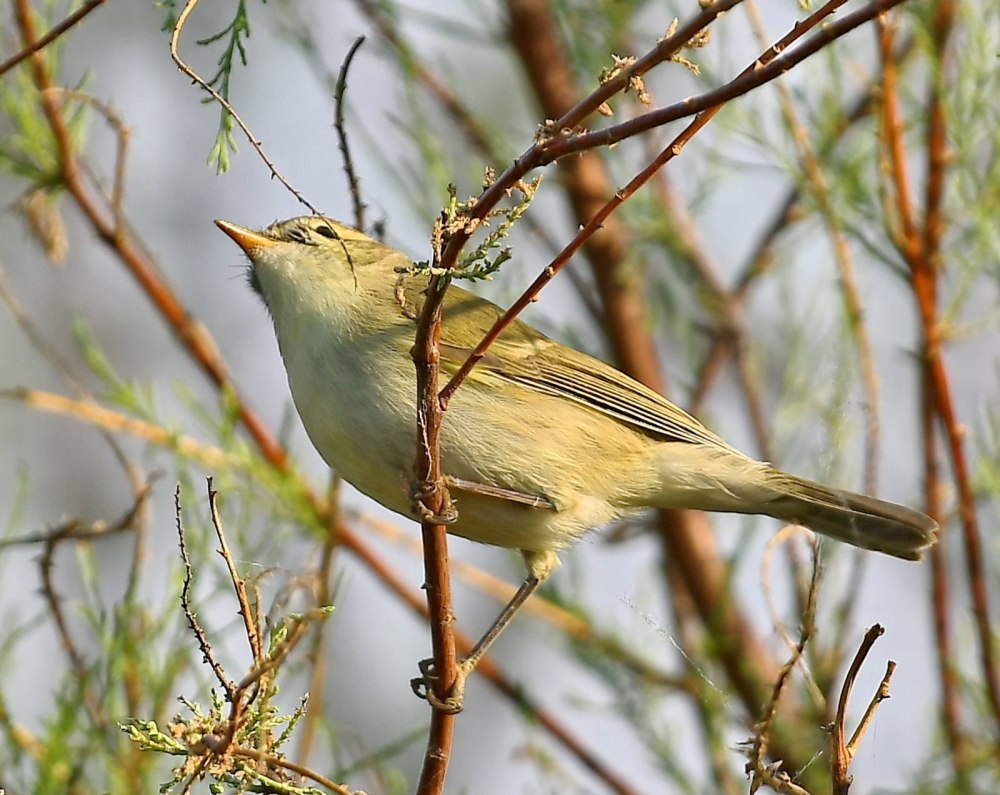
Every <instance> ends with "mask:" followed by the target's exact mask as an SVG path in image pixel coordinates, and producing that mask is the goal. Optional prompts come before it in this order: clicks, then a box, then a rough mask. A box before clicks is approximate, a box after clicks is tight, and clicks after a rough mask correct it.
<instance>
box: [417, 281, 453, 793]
mask: <svg viewBox="0 0 1000 795" xmlns="http://www.w3.org/2000/svg"><path fill="white" fill-rule="evenodd" d="M446 289H447V283H446V282H445V281H444V280H442V279H441V278H440V277H437V276H435V277H432V278H431V282H430V285H429V286H428V288H427V297H426V299H425V301H424V306H423V308H422V310H421V312H420V318H419V320H418V321H417V332H416V339H415V341H414V344H413V349H412V351H411V356H412V357H413V363H414V366H415V367H416V370H417V456H416V460H415V461H414V471H415V473H416V477H417V482H418V484H419V486H418V488H419V489H420V492H421V493H420V504H421V507H422V510H423V511H424V517H423V519H422V521H421V522H420V532H421V536H422V538H423V543H424V576H425V579H424V589H425V591H426V593H427V611H428V622H429V624H430V632H431V649H432V652H433V659H434V680H433V681H432V682H431V684H430V686H429V688H428V701H431V699H430V695H431V693H433V695H434V697H435V698H434V700H435V701H436V702H437V704H435V705H434V707H433V709H432V711H431V724H430V729H429V731H428V734H427V747H426V749H425V751H424V763H423V767H422V769H421V771H420V781H419V782H418V784H417V793H418V794H419V795H438V793H441V792H443V791H444V782H445V776H446V775H447V772H448V763H449V762H450V761H451V745H452V739H453V736H454V731H455V715H454V713H449V712H448V711H447V710H445V709H442V708H440V707H439V706H437V705H439V704H443V703H444V702H445V701H446V700H447V698H448V697H449V695H450V694H451V691H452V688H453V687H454V686H455V682H456V680H457V677H458V656H457V654H456V651H455V635H454V628H453V625H454V621H455V617H454V615H453V614H452V610H451V580H450V578H449V575H448V541H447V534H446V530H445V524H446V523H447V521H448V519H449V517H450V519H451V520H452V521H453V520H454V511H455V509H454V507H453V506H452V503H451V497H450V495H449V494H448V488H447V486H446V485H445V483H444V477H443V474H442V472H441V422H442V421H443V413H444V412H443V409H442V406H441V403H440V402H439V401H438V364H439V360H440V352H439V350H438V343H439V342H440V338H441V317H442V303H443V300H444V291H445V290H446Z"/></svg>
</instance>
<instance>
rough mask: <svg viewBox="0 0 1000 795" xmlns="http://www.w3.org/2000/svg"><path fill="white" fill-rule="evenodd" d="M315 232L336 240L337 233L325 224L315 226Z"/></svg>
mask: <svg viewBox="0 0 1000 795" xmlns="http://www.w3.org/2000/svg"><path fill="white" fill-rule="evenodd" d="M316 234H318V235H323V237H328V238H330V239H331V240H336V238H337V234H336V232H334V231H333V230H332V229H331V228H330V227H329V226H327V225H326V224H320V225H319V226H317V227H316Z"/></svg>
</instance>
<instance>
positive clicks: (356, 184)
mask: <svg viewBox="0 0 1000 795" xmlns="http://www.w3.org/2000/svg"><path fill="white" fill-rule="evenodd" d="M364 43H365V37H364V36H358V38H356V39H355V40H354V44H352V45H351V49H349V50H348V51H347V55H346V56H344V63H343V64H341V66H340V72H339V74H338V75H337V86H336V88H335V89H334V92H333V107H334V119H333V126H334V129H336V131H337V142H338V145H339V146H340V156H341V159H342V160H343V161H344V173H345V174H346V175H347V188H348V190H349V191H350V193H351V202H352V204H353V206H354V228H355V229H360V230H361V231H364V229H365V203H364V202H363V201H362V200H361V181H360V180H359V179H358V174H357V171H355V169H354V160H352V159H351V148H350V146H349V145H348V142H347V127H346V126H345V124H344V92H345V91H346V90H347V72H348V70H349V69H350V68H351V62H352V61H353V60H354V56H355V54H356V53H357V52H358V50H359V49H360V48H361V45H362V44H364Z"/></svg>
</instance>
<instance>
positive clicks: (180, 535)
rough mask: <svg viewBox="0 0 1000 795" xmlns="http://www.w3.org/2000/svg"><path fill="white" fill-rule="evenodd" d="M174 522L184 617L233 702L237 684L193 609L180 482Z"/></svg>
mask: <svg viewBox="0 0 1000 795" xmlns="http://www.w3.org/2000/svg"><path fill="white" fill-rule="evenodd" d="M174 523H175V524H176V526H177V543H178V545H179V547H180V551H181V561H182V562H183V563H184V584H183V585H182V586H181V609H182V610H183V611H184V617H185V618H186V619H187V622H188V626H189V627H190V628H191V632H192V633H193V634H194V637H195V640H196V641H197V642H198V648H200V649H201V657H202V659H203V660H204V661H205V662H206V663H208V666H209V668H211V669H212V673H214V674H215V678H216V679H217V680H218V681H219V684H220V685H222V689H223V690H225V691H226V698H227V700H228V701H230V702H233V701H235V700H236V685H235V684H234V683H233V682H232V680H231V679H230V678H229V677H228V676H226V670H225V668H223V667H222V663H220V662H219V661H218V660H217V659H215V654H214V653H213V652H212V644H211V643H210V642H209V640H208V634H207V633H206V632H205V630H204V629H203V628H202V626H201V623H200V622H199V621H198V617H197V616H196V615H195V613H194V610H192V609H191V584H192V583H193V582H194V570H193V569H192V567H191V559H190V558H189V557H188V552H187V541H186V540H185V538H184V523H183V522H182V521H181V485H180V483H178V484H177V488H176V489H175V490H174Z"/></svg>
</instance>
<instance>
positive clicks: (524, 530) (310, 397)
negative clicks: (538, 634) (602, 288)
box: [216, 216, 937, 668]
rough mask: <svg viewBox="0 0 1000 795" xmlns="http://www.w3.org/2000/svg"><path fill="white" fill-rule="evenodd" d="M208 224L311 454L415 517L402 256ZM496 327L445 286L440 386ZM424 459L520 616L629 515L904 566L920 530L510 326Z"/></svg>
mask: <svg viewBox="0 0 1000 795" xmlns="http://www.w3.org/2000/svg"><path fill="white" fill-rule="evenodd" d="M216 224H217V225H218V226H219V227H220V228H221V229H222V230H223V231H224V232H225V233H226V234H228V235H229V236H230V237H231V238H232V239H233V240H234V241H236V243H237V244H239V246H240V247H241V248H242V249H243V251H244V252H245V253H246V254H247V256H248V257H249V260H250V267H249V276H250V284H251V285H252V287H253V289H254V290H255V291H256V292H257V293H258V294H259V295H260V297H261V298H262V299H263V302H264V304H265V306H266V307H267V309H268V311H269V312H270V315H271V319H272V321H273V324H274V330H275V334H276V336H277V340H278V347H279V349H280V351H281V356H282V359H283V360H284V364H285V370H286V372H287V374H288V383H289V386H290V388H291V393H292V398H293V400H294V402H295V406H296V409H297V411H298V413H299V416H300V417H301V418H302V423H303V425H304V426H305V429H306V432H307V433H308V435H309V438H310V439H311V441H312V443H313V445H315V447H316V449H317V450H318V451H319V453H320V455H321V456H322V457H323V459H324V460H325V461H326V462H327V464H329V465H330V466H331V467H332V468H333V469H334V470H335V471H336V472H337V473H338V474H339V475H340V476H341V477H343V478H344V480H346V481H347V482H348V483H350V484H351V485H353V486H354V487H355V488H357V489H358V490H359V491H361V492H363V493H365V494H367V495H368V496H369V497H371V498H372V499H374V500H376V501H377V502H379V503H381V504H382V505H384V506H385V507H387V508H389V509H390V510H393V511H395V512H397V513H399V514H402V515H404V516H410V517H416V516H417V512H416V508H415V504H414V497H413V493H414V488H413V480H414V475H413V464H414V460H415V454H416V442H417V439H416V414H417V406H416V376H415V370H414V365H413V362H412V359H411V357H410V349H411V347H412V345H413V342H414V332H415V329H416V320H417V318H418V317H419V314H420V309H421V306H422V301H423V299H424V292H425V288H426V286H427V276H426V273H421V272H419V271H417V270H415V269H414V268H413V265H412V263H411V261H410V260H409V259H408V258H407V257H406V255H405V254H403V253H402V252H400V251H397V250H395V249H393V248H391V247H388V246H386V245H383V244H381V243H378V242H376V241H374V240H372V239H370V238H369V237H367V236H365V235H364V234H362V233H361V232H359V231H357V230H355V229H353V228H350V227H348V226H345V225H344V224H340V223H337V222H336V221H334V220H332V219H329V218H326V217H322V216H306V217H301V218H292V219H290V220H287V221H282V222H278V223H274V224H272V225H271V226H268V227H267V228H266V229H263V230H262V231H259V232H257V231H252V230H250V229H246V228H243V227H240V226H236V225H235V224H231V223H229V222H226V221H216ZM501 314H502V310H501V309H500V308H499V307H498V306H496V305H495V304H493V303H491V302H489V301H487V300H485V299H483V298H480V297H478V296H476V295H474V294H473V293H471V292H468V291H467V290H464V289H462V288H461V287H458V286H457V285H455V284H451V285H450V286H449V287H448V289H447V291H446V293H445V296H444V311H443V322H442V327H441V342H440V367H441V371H442V374H443V377H445V378H447V377H448V376H449V375H451V374H453V373H454V372H455V371H456V370H457V369H458V368H459V367H460V366H461V365H462V363H463V362H464V361H465V359H466V358H467V357H468V356H469V354H470V353H471V352H472V350H473V348H474V347H475V346H476V345H477V344H478V343H479V341H480V340H481V339H482V338H483V336H484V335H485V334H486V332H487V331H488V330H489V328H490V327H491V326H492V325H493V323H494V322H495V321H496V320H497V318H498V317H500V315H501ZM441 462H442V470H443V472H444V473H445V475H446V476H447V481H446V482H447V483H448V485H449V487H450V488H451V490H452V491H453V493H454V496H455V502H456V505H457V519H456V520H455V521H454V523H453V524H451V525H450V526H449V527H448V531H449V532H450V533H454V534H456V535H459V536H463V537H465V538H469V539H472V540H474V541H480V542H484V543H487V544H495V545H497V546H502V547H511V548H514V549H519V550H521V552H522V553H523V554H524V557H525V561H526V563H527V566H528V570H529V577H528V579H527V580H526V582H525V585H524V586H522V592H519V594H520V597H521V598H520V600H521V601H523V599H524V598H527V595H528V594H529V593H530V592H531V591H532V590H534V588H535V587H537V585H538V583H540V582H541V581H543V580H544V579H545V578H546V577H547V576H548V575H549V574H550V573H551V571H552V570H553V569H554V568H555V567H556V566H557V565H558V558H557V553H558V552H560V551H561V550H564V549H566V548H567V547H569V546H570V545H572V544H573V542H574V541H576V540H577V539H579V538H580V537H581V536H582V535H584V534H585V533H587V532H588V531H590V530H591V529H593V528H597V527H600V526H602V525H607V524H609V523H611V522H614V521H616V520H619V519H622V518H623V517H626V516H628V515H630V514H632V513H634V512H636V511H638V510H642V509H646V508H694V509H700V510H707V511H725V512H736V513H746V514H766V515H768V516H772V517H775V518H777V519H779V520H781V521H783V522H790V523H797V524H802V525H805V526H806V527H809V528H811V529H813V530H815V531H816V532H818V533H821V534H823V535H826V536H829V537H831V538H835V539H837V540H839V541H845V542H847V543H848V544H853V545H855V546H858V547H863V548H865V549H870V550H876V551H878V552H883V553H885V554H888V555H892V556H894V557H897V558H905V559H908V560H918V559H919V558H920V557H921V553H922V551H923V549H924V548H926V547H927V546H928V545H930V544H932V543H933V542H934V540H935V537H936V531H937V524H936V523H935V522H934V521H933V520H932V519H931V518H930V517H928V516H926V515H924V514H923V513H920V512H919V511H916V510H913V509H911V508H907V507H904V506H901V505H896V504H893V503H890V502H885V501H883V500H879V499H875V498H873V497H868V496H864V495H861V494H854V493H851V492H848V491H841V490H839V489H834V488H830V487H828V486H824V485H821V484H819V483H815V482H813V481H810V480H806V479H803V478H799V477H796V476H795V475H790V474H787V473H785V472H781V471H779V470H777V469H775V468H774V467H772V466H770V465H769V464H767V463H763V462H760V461H756V460H754V459H752V458H750V457H748V456H746V455H744V454H743V453H741V452H739V451H738V450H736V449H735V448H733V447H732V446H730V445H729V444H727V443H726V442H725V441H723V440H722V439H721V438H720V437H719V436H717V435H716V434H715V433H713V432H712V431H710V430H708V429H707V428H706V427H705V426H704V425H702V423H701V422H699V421H698V420H697V419H695V418H694V417H692V416H691V415H690V414H688V413H687V412H685V411H683V410H682V409H680V408H678V407H677V406H675V405H674V404H673V403H671V402H670V401H669V400H667V399H666V398H665V397H663V396H662V395H660V394H658V393H656V392H655V391H653V390H651V389H649V388H647V387H645V386H644V385H642V384H640V383H639V382H638V381H635V380H633V379H632V378H630V377H629V376H627V375H625V374H624V373H621V372H620V371H618V370H616V369H615V368H614V367H612V366H610V365H608V364H606V363H604V362H602V361H600V360H598V359H596V358H594V357H592V356H588V355H587V354H584V353H581V352H579V351H576V350H574V349H572V348H569V347H567V346H565V345H561V344H560V343H558V342H555V341H553V340H551V339H549V338H548V337H547V336H545V335H544V334H542V333H541V332H539V331H537V330H536V329H534V328H533V327H532V326H530V325H528V324H527V323H524V322H522V321H518V320H515V321H514V322H513V323H512V324H511V325H510V326H509V327H508V328H507V329H506V331H504V332H503V334H501V336H500V337H499V338H498V339H497V340H496V342H494V343H493V345H492V347H490V349H489V352H488V353H487V354H486V356H485V358H484V359H483V360H482V361H480V362H479V363H478V364H477V365H476V367H475V368H474V369H473V370H472V371H471V373H470V374H469V376H468V378H467V379H466V380H465V382H464V383H462V385H461V386H460V387H459V388H458V390H457V391H456V392H455V393H454V395H453V396H452V398H451V400H450V402H449V405H448V408H447V411H446V413H445V415H444V421H443V425H442V429H441ZM514 607H515V609H516V605H515V606H514ZM510 612H511V614H512V612H513V611H510ZM508 620H509V616H508ZM505 623H506V622H505ZM501 628H502V627H501ZM498 632H499V631H498V630H497V632H496V633H495V634H494V635H493V637H494V638H495V635H496V634H498ZM489 642H492V638H490V639H489V640H488V641H487V643H486V645H487V646H488V645H489ZM473 664H474V663H473ZM467 667H469V668H471V665H470V666H467Z"/></svg>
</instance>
